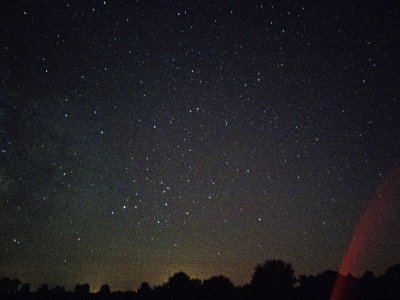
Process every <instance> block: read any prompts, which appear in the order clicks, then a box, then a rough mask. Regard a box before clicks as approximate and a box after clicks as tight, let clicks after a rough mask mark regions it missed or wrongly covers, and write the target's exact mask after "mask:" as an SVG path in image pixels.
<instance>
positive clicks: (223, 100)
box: [0, 0, 400, 290]
mask: <svg viewBox="0 0 400 300" xmlns="http://www.w3.org/2000/svg"><path fill="white" fill-rule="evenodd" d="M0 14H1V16H0V79H1V82H0V104H1V105H0V126H1V127H0V134H1V136H0V159H1V161H0V163H1V164H0V197H1V202H0V273H1V274H0V276H10V277H18V278H19V279H20V280H22V281H24V282H31V283H32V285H33V288H36V286H37V285H39V284H40V283H42V282H47V283H49V284H50V286H54V285H55V284H62V285H65V286H66V287H67V288H72V287H73V286H74V285H75V284H76V283H84V282H88V283H89V284H91V286H92V288H93V289H97V288H98V287H99V286H100V285H101V284H102V283H109V284H110V286H111V288H112V289H122V290H126V289H136V288H137V287H138V285H139V284H140V282H141V281H149V282H150V284H151V285H154V284H160V283H162V282H164V281H166V280H167V279H168V277H169V276H171V275H172V274H173V273H174V272H177V271H180V270H183V271H185V272H187V273H188V274H189V275H190V276H192V277H198V278H201V279H205V278H208V277H210V276H211V275H218V274H224V275H226V276H228V277H230V278H231V279H232V280H233V281H234V283H236V284H243V283H247V282H249V280H250V277H251V274H252V273H253V269H254V267H255V265H256V264H257V263H260V262H262V261H264V260H265V259H271V258H281V259H284V260H285V261H287V262H290V263H292V264H293V267H294V269H295V270H296V273H297V274H315V273H317V272H321V271H323V270H325V269H328V268H332V269H338V268H339V266H340V263H341V260H342V257H343V255H344V254H345V252H346V249H347V246H348V243H349V241H350V239H351V237H352V234H353V231H354V229H355V228H356V226H357V224H358V221H359V218H360V217H361V215H362V214H363V212H364V210H365V208H366V207H367V205H368V203H369V201H370V199H371V197H372V195H373V193H374V192H375V190H376V189H377V188H378V186H379V184H380V183H381V182H383V181H384V180H385V176H386V174H387V173H388V170H390V169H391V168H392V167H393V165H394V164H395V163H396V162H397V161H398V160H399V158H400V122H399V119H400V96H399V90H400V47H399V45H400V4H399V2H398V1H395V0H393V1H273V2H271V1H200V0H199V1H181V2H180V1H144V0H143V1H112V0H106V1H93V0H92V1H17V0H15V1H1V4H0ZM399 202H400V201H399V197H398V195H397V197H395V198H394V199H392V201H388V203H389V204H390V205H388V207H385V208H383V209H384V210H387V214H386V217H387V220H385V222H384V223H386V225H385V226H384V228H382V231H381V232H382V233H381V234H380V235H379V236H378V237H377V238H376V239H374V241H373V243H371V245H369V246H370V247H368V249H364V251H363V255H364V260H363V262H362V264H361V267H360V269H359V270H355V273H356V274H358V273H359V274H361V273H362V272H363V271H364V270H365V269H371V270H373V271H375V272H377V273H378V274H379V273H382V272H384V271H385V270H386V268H387V267H389V266H390V265H393V264H394V263H399V262H400V222H399V217H400V204H399ZM376 226H380V222H377V224H376Z"/></svg>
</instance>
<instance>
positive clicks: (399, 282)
mask: <svg viewBox="0 0 400 300" xmlns="http://www.w3.org/2000/svg"><path fill="white" fill-rule="evenodd" d="M337 282H340V283H341V285H342V289H343V293H342V294H341V295H340V296H339V297H336V298H335V299H332V296H331V295H332V290H333V289H334V286H335V284H336V283H337ZM0 298H1V299H6V300H8V299H10V300H11V299H13V300H14V299H15V300H19V299H21V300H22V299H31V300H47V299H49V300H50V299H54V300H55V299H62V300H83V299H92V300H108V299H110V300H128V299H130V300H184V299H185V300H186V299H193V300H208V299H212V300H228V299H229V300H230V299H232V300H242V299H243V300H244V299H251V300H261V299H271V300H291V299H293V300H324V299H326V300H345V299H356V300H358V299H360V300H361V299H362V300H383V299H385V300H386V299H387V300H395V299H396V300H398V299H400V264H398V265H394V266H392V267H390V268H388V269H387V271H386V273H385V274H383V275H380V276H375V274H374V273H373V272H370V271H367V272H365V273H364V275H363V276H361V277H359V278H357V277H355V276H353V275H351V274H347V275H346V276H344V275H341V274H339V273H338V272H336V271H332V270H327V271H324V272H322V273H319V274H317V275H308V276H306V275H300V276H299V277H298V278H297V277H296V276H295V275H294V269H293V267H292V265H291V264H290V263H286V262H284V261H283V260H279V259H272V260H267V261H265V262H264V263H262V264H258V265H257V266H256V268H255V270H254V273H253V275H252V278H251V282H250V283H249V284H246V285H243V286H235V285H234V284H233V283H232V281H231V280H230V279H229V278H228V277H225V276H223V275H220V276H213V277H211V278H209V279H206V280H203V281H201V280H199V279H193V278H190V276H189V275H187V274H186V273H184V272H178V273H175V274H174V275H173V276H171V277H170V278H169V279H168V281H167V282H165V283H164V284H162V285H160V286H155V287H153V288H152V287H150V285H149V284H148V283H147V282H143V283H142V284H141V286H140V288H139V289H138V290H137V291H126V292H112V291H111V289H110V286H109V285H108V284H104V285H102V286H101V288H100V290H99V291H98V292H97V293H91V292H90V286H89V284H78V285H76V286H75V288H74V291H67V290H66V289H65V288H64V287H62V286H59V285H57V286H56V287H54V288H52V289H50V288H49V286H48V285H47V284H42V285H41V286H40V287H39V289H38V290H36V291H34V292H32V291H31V290H30V285H29V284H28V283H22V282H21V281H20V280H19V279H10V278H2V279H1V280H0Z"/></svg>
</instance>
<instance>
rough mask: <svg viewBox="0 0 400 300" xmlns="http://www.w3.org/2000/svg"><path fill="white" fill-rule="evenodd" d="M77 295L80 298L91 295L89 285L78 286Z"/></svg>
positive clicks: (76, 287)
mask: <svg viewBox="0 0 400 300" xmlns="http://www.w3.org/2000/svg"><path fill="white" fill-rule="evenodd" d="M75 293H76V294H77V295H78V296H87V295H89V294H90V287H89V285H88V284H87V283H85V284H77V285H76V286H75Z"/></svg>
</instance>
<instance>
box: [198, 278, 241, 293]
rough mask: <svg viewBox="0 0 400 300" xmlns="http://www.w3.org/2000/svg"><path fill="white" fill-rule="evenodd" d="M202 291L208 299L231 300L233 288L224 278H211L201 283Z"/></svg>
mask: <svg viewBox="0 0 400 300" xmlns="http://www.w3.org/2000/svg"><path fill="white" fill-rule="evenodd" d="M203 290H204V293H205V295H206V296H207V297H208V299H232V298H233V293H234V286H233V283H232V281H231V280H230V279H229V278H228V277H225V276H222V275H220V276H213V277H211V278H209V279H206V280H204V281H203Z"/></svg>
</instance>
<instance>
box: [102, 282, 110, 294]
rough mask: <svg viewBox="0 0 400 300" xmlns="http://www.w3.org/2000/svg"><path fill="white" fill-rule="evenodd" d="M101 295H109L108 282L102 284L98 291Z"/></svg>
mask: <svg viewBox="0 0 400 300" xmlns="http://www.w3.org/2000/svg"><path fill="white" fill-rule="evenodd" d="M99 293H100V294H102V295H109V294H110V293H111V289H110V286H109V285H108V284H103V285H102V286H101V288H100V291H99Z"/></svg>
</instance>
